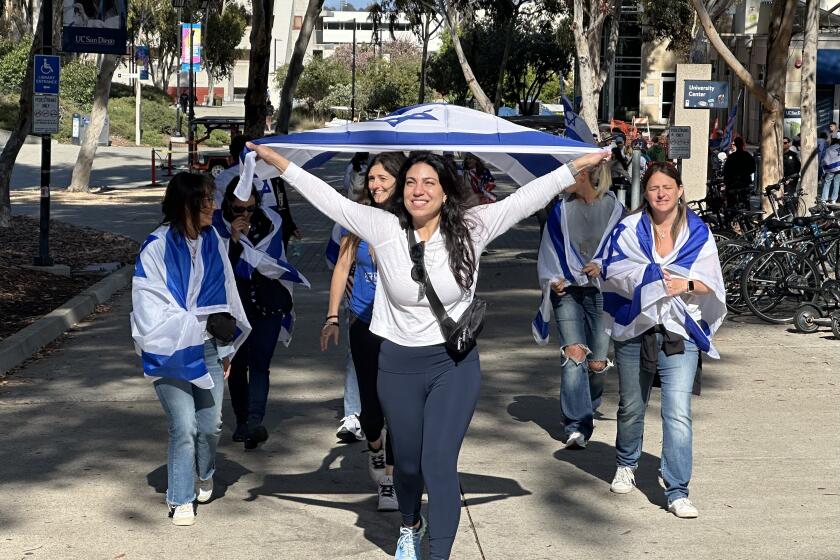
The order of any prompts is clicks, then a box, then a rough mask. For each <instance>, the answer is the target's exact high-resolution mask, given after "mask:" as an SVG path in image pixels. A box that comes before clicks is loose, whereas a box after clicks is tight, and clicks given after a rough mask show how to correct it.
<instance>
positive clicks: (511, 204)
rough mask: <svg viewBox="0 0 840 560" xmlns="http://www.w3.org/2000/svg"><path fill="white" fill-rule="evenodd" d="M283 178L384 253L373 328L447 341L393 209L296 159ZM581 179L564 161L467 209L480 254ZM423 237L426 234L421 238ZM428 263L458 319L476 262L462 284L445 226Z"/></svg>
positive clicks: (423, 340) (405, 337)
mask: <svg viewBox="0 0 840 560" xmlns="http://www.w3.org/2000/svg"><path fill="white" fill-rule="evenodd" d="M283 179H285V180H286V182H287V183H288V184H290V185H292V186H293V187H294V188H295V189H297V191H298V192H300V194H301V195H303V197H304V198H306V199H307V200H308V201H309V202H310V203H311V204H312V205H313V206H315V208H317V209H318V210H319V211H321V212H322V213H324V214H326V215H327V216H328V217H329V218H330V219H332V220H334V221H336V222H338V223H339V224H341V225H342V226H344V227H345V228H346V229H347V230H348V231H350V232H352V233H354V234H356V235H358V236H359V237H360V238H362V239H364V240H365V241H367V243H368V245H370V246H371V247H373V249H374V251H375V252H376V264H377V268H378V270H379V279H378V282H377V284H376V295H375V298H374V303H373V319H372V321H371V324H370V330H371V332H373V333H374V334H377V335H379V336H381V337H383V338H386V339H388V340H390V341H391V342H394V343H396V344H399V345H402V346H430V345H433V344H441V343H443V342H444V338H443V334H442V333H441V330H440V326H439V324H438V321H437V319H436V318H435V314H434V313H433V312H432V309H431V307H430V305H429V301H428V299H426V297H425V296H423V297H422V298H420V297H419V296H420V290H419V286H418V284H417V282H415V281H414V280H412V279H411V267H412V262H411V257H410V256H409V254H408V240H407V237H406V232H405V230H403V229H402V228H401V227H400V223H399V220H398V218H397V217H396V216H394V215H393V214H391V213H389V212H386V211H384V210H380V209H378V208H373V207H370V206H365V205H362V204H357V203H355V202H351V201H350V200H348V199H346V198H345V197H343V196H341V194H339V193H337V192H336V191H335V189H333V188H332V187H330V186H329V185H328V184H326V183H325V182H324V181H322V180H321V179H319V178H317V177H315V176H314V175H311V174H310V173H307V172H306V171H304V170H302V169H301V168H300V167H298V166H297V165H295V164H293V163H290V164H289V166H288V168H287V169H286V172H285V173H283ZM573 183H574V178H573V177H572V174H571V173H570V172H569V170H568V169H567V168H566V167H565V166H564V167H560V168H559V169H557V170H555V171H552V172H551V173H549V174H548V175H545V176H543V177H540V178H539V179H535V180H533V181H531V182H530V183H528V184H527V185H525V186H523V187H521V188H520V189H518V190H517V191H516V192H515V193H514V194H512V195H511V196H509V197H507V198H505V199H504V200H502V201H501V202H497V203H496V204H485V205H481V206H477V207H475V208H471V209H470V210H468V211H467V218H468V219H470V220H472V221H473V222H475V224H476V227H475V228H474V230H473V231H472V232H471V234H472V235H471V236H472V241H473V245H474V247H475V255H476V258H478V256H479V255H481V252H482V251H483V250H484V248H485V247H486V246H487V245H488V244H489V243H490V242H491V241H493V240H494V239H495V238H497V237H499V236H500V235H502V234H503V233H504V232H506V231H507V230H508V229H510V228H511V227H512V226H513V225H514V224H516V223H517V222H519V221H520V220H523V219H525V218H527V217H528V216H530V215H531V214H533V213H534V212H536V211H537V210H539V209H540V208H543V207H544V206H545V205H546V204H548V202H549V201H550V200H551V199H552V198H554V197H555V196H557V195H558V194H559V193H560V192H562V191H563V189H565V188H566V187H568V186H570V185H572V184H573ZM417 239H418V240H419V235H418V237H417ZM425 265H426V271H427V273H428V275H429V279H430V281H431V283H432V286H434V289H435V292H436V293H437V295H438V297H439V298H440V301H441V303H443V306H444V307H445V308H446V312H447V313H448V314H449V316H450V317H452V318H453V319H454V320H458V318H460V317H461V314H462V313H463V312H464V310H465V309H466V308H467V307H468V306H469V304H470V302H471V301H472V299H473V296H474V294H475V285H476V281H477V279H478V262H476V269H475V275H474V277H473V285H472V288H471V289H470V290H469V291H464V290H462V289H461V287H460V286H458V283H457V282H456V281H455V277H454V276H453V274H452V272H451V271H450V269H449V253H448V251H447V250H446V247H445V245H444V240H443V236H442V235H441V233H440V230H439V229H438V230H437V231H435V233H434V234H432V236H431V238H430V239H429V240H428V241H427V242H426V248H425Z"/></svg>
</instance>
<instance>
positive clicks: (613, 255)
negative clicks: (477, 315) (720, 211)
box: [602, 162, 726, 518]
mask: <svg viewBox="0 0 840 560" xmlns="http://www.w3.org/2000/svg"><path fill="white" fill-rule="evenodd" d="M642 185H643V188H644V189H645V190H644V200H643V202H642V206H641V208H639V209H638V210H637V211H636V212H634V213H633V214H631V215H630V216H628V217H627V218H625V219H624V220H622V221H621V223H620V224H619V225H618V227H617V228H616V230H615V232H614V233H613V236H612V242H611V247H610V251H609V256H608V258H607V260H606V261H605V263H604V270H603V273H602V275H603V277H604V278H605V280H604V283H603V293H604V311H605V312H606V313H605V315H604V318H605V320H606V323H607V330H608V331H609V332H610V334H611V336H612V338H613V340H614V341H615V356H616V362H617V364H618V374H619V394H620V398H619V406H618V434H617V436H616V443H615V448H616V459H617V464H618V466H617V469H616V474H615V477H614V478H613V481H612V484H611V485H610V490H612V491H613V492H615V493H618V494H626V493H628V492H631V491H632V490H633V488H634V487H635V477H634V471H635V470H636V467H637V465H638V460H639V456H640V455H641V452H642V435H643V432H644V420H645V408H646V406H647V402H648V398H649V397H650V389H651V385H652V383H653V378H654V376H655V375H656V374H657V373H658V374H659V377H660V380H661V382H662V404H661V406H662V431H663V438H662V465H661V472H662V479H663V480H664V481H665V495H666V497H667V499H668V511H670V512H671V513H673V514H674V515H676V516H677V517H681V518H692V517H697V515H698V512H697V508H696V507H695V506H694V504H692V502H691V500H689V498H688V484H689V481H690V479H691V463H692V458H691V454H692V429H691V390H692V385H693V383H694V375H695V372H696V369H697V359H698V355H699V352H701V351H702V352H705V353H706V354H708V355H709V357H711V358H718V357H719V355H718V353H717V350H715V347H714V346H713V345H712V335H713V334H714V332H715V331H716V330H717V328H718V327H719V326H720V324H721V323H722V322H723V318H724V316H725V315H726V301H725V290H724V285H723V277H722V274H721V270H720V261H719V260H718V254H717V247H716V246H715V242H714V238H713V236H712V234H711V233H710V231H709V228H708V226H706V224H705V223H704V222H703V221H702V220H701V219H700V218H698V217H697V215H696V214H694V213H693V212H692V211H691V210H689V209H688V208H687V207H686V203H685V198H684V196H683V183H682V178H681V177H680V173H679V171H677V168H676V167H675V166H674V165H673V164H671V163H669V162H654V163H652V164H651V165H650V167H648V169H647V171H646V173H645V175H644V177H643V179H642Z"/></svg>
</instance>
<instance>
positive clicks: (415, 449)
mask: <svg viewBox="0 0 840 560" xmlns="http://www.w3.org/2000/svg"><path fill="white" fill-rule="evenodd" d="M248 148H249V149H251V150H254V151H256V155H259V157H260V158H262V159H263V160H265V162H267V163H268V164H270V165H273V166H274V167H276V168H277V169H278V170H279V171H280V172H281V173H282V174H283V175H282V176H283V178H284V180H286V181H287V182H288V183H289V184H290V185H292V186H293V187H295V188H296V189H297V190H298V192H300V193H301V194H302V195H303V196H304V197H305V198H306V199H308V200H309V202H310V203H312V204H313V205H314V206H315V207H316V208H317V209H318V210H320V211H321V212H323V213H324V214H326V215H327V216H328V217H329V218H331V219H333V220H335V221H336V222H338V223H340V224H341V225H342V226H344V227H345V228H346V229H347V230H349V231H350V232H352V233H353V234H355V235H357V236H359V237H360V238H361V239H364V240H365V241H366V242H367V243H368V244H369V245H370V246H371V247H373V249H374V250H375V251H376V262H377V271H378V280H377V284H376V295H375V298H374V306H373V315H372V320H371V324H370V331H371V332H372V333H373V334H376V335H379V336H381V337H382V338H383V339H384V340H383V341H382V344H381V347H380V353H379V376H378V381H377V386H378V392H379V397H380V401H381V404H382V406H383V409H384V412H385V417H386V420H387V424H388V428H389V433H390V435H391V436H392V437H393V451H394V463H395V464H394V487H395V489H396V492H397V499H398V501H399V509H400V513H401V514H402V521H403V522H402V526H401V528H400V537H399V539H398V541H397V551H396V555H395V558H396V559H397V560H401V559H410V560H414V559H417V558H420V541H421V539H422V537H423V535H424V533H425V532H426V530H427V526H428V532H429V549H430V552H431V558H432V559H433V560H441V559H446V558H449V557H450V552H451V549H452V544H453V542H454V540H455V533H456V532H457V530H458V522H459V518H460V512H461V494H460V487H459V481H458V472H457V468H458V454H459V452H460V448H461V443H462V442H463V438H464V436H465V435H466V431H467V427H468V426H469V423H470V420H471V419H472V414H473V412H474V410H475V406H476V404H477V401H478V392H479V386H480V380H481V369H480V366H479V359H478V351H477V349H476V348H472V349H471V350H470V351H469V352H468V353H466V354H463V355H459V356H456V355H455V354H453V353H452V352H450V351H448V350H447V348H446V346H445V345H444V342H445V338H444V336H443V333H442V331H441V326H440V324H439V322H438V319H437V316H436V314H435V312H434V311H433V310H432V306H431V304H430V303H429V299H428V297H427V294H428V293H429V291H428V288H426V286H427V285H431V287H432V288H433V289H434V291H435V293H436V294H437V296H438V297H437V298H435V299H436V300H439V302H440V303H441V304H442V307H443V308H444V309H445V314H446V315H448V316H449V317H450V318H451V320H456V321H457V318H460V316H461V315H462V314H463V313H464V312H465V310H467V308H469V307H470V305H471V303H472V300H473V297H474V293H475V282H476V279H477V275H478V256H479V255H481V252H482V250H483V249H484V247H486V246H487V244H488V243H490V242H491V241H492V240H493V239H495V238H496V237H498V236H499V235H501V234H503V233H504V232H506V231H507V230H508V229H509V228H511V227H512V226H513V225H514V224H516V223H517V222H519V221H520V220H522V219H524V218H526V217H528V216H530V215H531V214H533V213H534V212H535V211H536V210H539V209H540V208H542V207H544V206H545V205H546V204H548V202H549V201H550V200H551V199H552V198H554V197H555V196H557V195H558V194H559V193H560V192H562V191H563V189H565V188H566V187H568V186H570V185H572V184H573V183H574V176H575V175H577V174H578V173H580V172H585V171H587V170H588V169H589V168H590V167H592V166H594V165H597V164H598V163H599V162H600V161H601V160H602V159H603V158H604V157H605V155H606V154H605V153H603V152H596V153H591V154H588V155H585V156H582V157H579V158H577V159H576V160H574V161H573V162H571V163H570V164H567V165H566V166H564V167H561V168H559V169H557V170H556V171H553V172H551V173H548V174H547V175H545V176H543V177H541V178H539V179H536V180H534V181H532V182H530V183H529V184H527V185H525V186H523V187H521V188H520V189H519V190H518V191H517V192H516V193H514V194H513V195H511V196H509V197H507V198H506V199H504V200H503V201H502V202H498V203H496V204H486V205H481V206H477V207H474V208H468V206H467V197H468V194H469V193H467V192H466V189H465V188H464V186H463V183H462V181H460V180H459V178H458V175H457V171H456V170H455V168H454V167H453V166H452V164H451V163H450V162H447V160H446V159H444V158H443V157H442V156H438V155H434V154H430V153H428V152H418V153H415V154H413V155H412V156H411V157H410V158H409V159H408V161H407V162H406V163H405V165H404V166H403V168H402V170H401V172H400V176H399V179H398V182H397V188H396V193H395V195H394V197H393V198H392V199H391V203H392V204H391V210H392V211H393V213H391V212H388V211H385V210H381V209H378V208H372V207H370V206H364V205H361V204H356V203H354V202H351V201H349V200H347V199H346V198H344V197H343V196H341V195H340V194H339V193H337V192H335V190H334V189H333V188H332V187H330V186H329V185H328V184H326V183H324V182H323V181H321V180H320V179H318V178H317V177H314V176H312V175H310V174H309V173H307V172H305V171H303V170H302V169H301V168H299V167H298V166H297V165H295V164H293V163H291V162H289V161H288V160H287V159H286V158H285V157H283V156H281V155H280V154H278V153H277V152H275V151H274V150H273V149H271V148H270V147H267V146H260V145H256V144H248ZM254 156H255V154H248V155H247V156H246V162H245V163H246V166H245V167H246V168H247V167H248V166H250V167H251V168H252V169H253V167H254V165H255V163H254ZM248 159H250V162H249V161H247V160H248ZM243 180H250V178H248V177H243ZM414 237H419V238H420V242H419V243H415V244H412V247H411V250H409V244H410V239H411V238H414ZM424 485H425V487H426V489H427V491H428V495H429V519H430V522H429V524H428V525H427V523H426V521H425V520H424V519H423V518H422V517H421V515H420V505H421V497H422V494H423V487H424Z"/></svg>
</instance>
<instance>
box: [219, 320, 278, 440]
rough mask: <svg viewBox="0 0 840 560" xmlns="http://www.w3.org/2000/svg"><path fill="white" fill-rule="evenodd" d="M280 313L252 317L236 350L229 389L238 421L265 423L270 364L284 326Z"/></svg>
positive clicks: (243, 422) (249, 423)
mask: <svg viewBox="0 0 840 560" xmlns="http://www.w3.org/2000/svg"><path fill="white" fill-rule="evenodd" d="M282 318H283V317H282V316H281V315H276V316H274V317H262V318H259V319H251V333H250V334H249V335H248V338H246V339H245V342H243V343H242V346H241V347H240V348H239V350H238V351H237V352H236V356H235V357H234V358H233V363H232V364H231V367H230V377H229V378H228V389H230V402H231V405H233V413H234V414H235V415H236V423H237V424H246V423H247V424H248V425H249V426H250V427H251V428H254V427H256V426H259V425H260V424H262V421H263V418H265V409H266V404H267V403H268V388H269V377H268V376H269V366H270V365H271V358H272V357H273V356H274V349H275V348H276V347H277V337H278V336H280V328H281V327H282V324H281V321H282Z"/></svg>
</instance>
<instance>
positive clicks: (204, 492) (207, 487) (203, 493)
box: [196, 477, 213, 504]
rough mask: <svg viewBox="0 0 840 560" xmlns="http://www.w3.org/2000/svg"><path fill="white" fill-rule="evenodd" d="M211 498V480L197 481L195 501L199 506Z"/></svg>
mask: <svg viewBox="0 0 840 560" xmlns="http://www.w3.org/2000/svg"><path fill="white" fill-rule="evenodd" d="M212 497H213V478H212V477H211V478H210V479H209V480H199V481H198V495H197V497H196V500H198V503H200V504H206V503H207V502H209V501H210V498H212Z"/></svg>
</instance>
